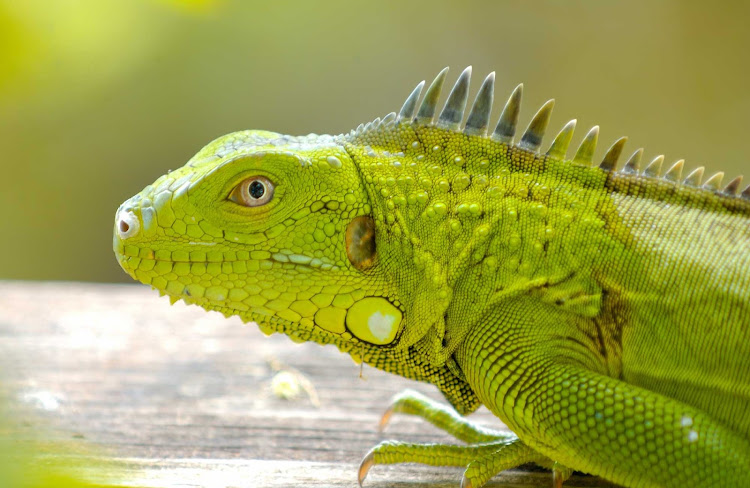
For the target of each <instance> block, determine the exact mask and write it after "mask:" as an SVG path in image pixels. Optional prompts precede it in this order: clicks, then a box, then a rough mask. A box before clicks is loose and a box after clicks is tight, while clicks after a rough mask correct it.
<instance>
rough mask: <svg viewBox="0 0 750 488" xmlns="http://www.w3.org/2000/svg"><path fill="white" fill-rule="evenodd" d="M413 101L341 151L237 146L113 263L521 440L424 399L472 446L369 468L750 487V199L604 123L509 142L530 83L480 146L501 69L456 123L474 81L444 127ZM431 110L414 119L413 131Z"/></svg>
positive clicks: (132, 216)
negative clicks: (358, 364) (529, 471)
mask: <svg viewBox="0 0 750 488" xmlns="http://www.w3.org/2000/svg"><path fill="white" fill-rule="evenodd" d="M444 75H445V70H444V71H443V72H441V73H440V75H438V77H437V78H436V79H435V81H433V83H432V84H431V85H430V87H429V88H428V90H427V92H426V93H425V96H424V99H423V100H422V102H421V104H420V105H419V109H418V110H416V108H417V101H418V99H419V97H420V93H421V91H422V87H423V83H420V85H418V87H417V88H416V89H415V90H414V92H413V93H412V94H411V95H410V97H409V98H408V99H407V101H406V103H405V104H404V107H403V108H402V110H401V113H400V114H399V115H398V116H397V115H396V114H390V115H388V116H386V117H385V118H384V119H383V120H382V121H381V120H379V119H376V121H374V122H372V123H369V124H366V125H364V126H360V127H359V128H358V129H357V130H355V131H352V132H351V133H349V134H346V135H340V136H317V135H310V136H306V137H290V136H283V135H280V134H276V133H271V132H262V131H243V132H237V133H233V134H229V135H227V136H224V137H221V138H219V139H217V140H216V141H214V142H212V143H211V144H209V145H208V146H206V147H205V148H204V149H203V150H201V151H200V152H199V153H198V154H197V155H196V156H195V157H194V158H193V159H192V160H191V161H190V162H189V163H188V164H187V165H186V166H184V167H183V168H181V169H179V170H176V171H173V172H171V173H169V174H168V175H165V176H163V177H161V178H160V179H158V180H157V181H156V182H155V183H154V184H152V185H150V186H148V187H146V188H145V189H144V190H143V191H142V192H141V193H140V194H138V195H136V196H135V197H133V198H132V199H130V200H128V201H127V202H125V203H124V204H123V205H122V206H121V207H120V209H119V211H118V214H117V218H116V222H115V227H116V228H115V242H114V248H115V252H116V254H117V257H118V260H119V262H120V264H121V265H122V267H123V268H124V269H125V270H126V271H127V272H128V273H130V275H131V276H133V278H135V279H138V280H140V281H142V282H144V283H147V284H151V285H152V286H154V287H156V288H158V289H159V290H161V291H163V292H165V293H167V294H168V295H170V296H171V297H173V299H175V300H176V299H183V300H185V301H186V302H188V303H195V304H198V305H201V306H202V307H204V308H206V309H210V310H218V311H220V312H223V313H224V314H226V315H239V316H240V317H241V318H242V319H243V320H245V321H254V322H257V323H258V324H259V325H260V327H261V329H262V330H264V331H265V332H267V333H270V332H283V333H285V334H288V335H289V336H291V337H292V338H293V339H297V340H303V341H308V340H309V341H315V342H318V343H323V344H328V343H332V344H335V345H336V346H337V347H338V348H339V349H340V350H342V351H345V352H348V353H349V354H351V355H352V357H353V358H354V359H355V361H361V360H364V362H366V363H368V364H370V365H372V366H375V367H377V368H380V369H384V370H386V371H390V372H393V373H396V374H400V375H403V376H406V377H409V378H414V379H417V380H422V381H428V382H431V383H433V384H435V385H436V386H437V387H438V388H439V389H440V390H441V391H442V392H443V393H444V394H445V396H446V397H447V399H448V400H449V401H450V402H451V404H452V405H453V406H454V407H455V408H456V410H457V411H458V412H460V413H462V414H464V413H469V412H471V411H473V410H474V409H476V408H477V406H478V405H479V404H480V403H481V404H484V405H486V406H487V408H489V409H490V410H491V411H492V412H493V413H494V414H495V415H497V416H498V417H499V418H500V419H502V420H503V422H505V423H506V424H507V425H508V426H509V427H510V428H511V429H512V430H513V431H514V432H515V433H516V434H517V436H518V437H514V436H502V435H500V434H495V433H489V432H486V431H484V430H482V429H480V428H477V427H474V426H472V425H471V424H469V423H467V422H466V421H464V420H463V419H461V418H460V417H458V416H457V415H456V414H454V413H451V412H449V411H446V410H445V409H442V408H441V407H439V406H437V405H436V404H434V403H432V402H430V401H428V400H426V399H424V398H421V397H419V396H417V395H415V394H408V395H405V396H402V397H400V398H399V399H398V400H396V402H395V403H394V406H393V407H392V411H402V412H407V413H412V414H417V415H421V416H423V417H425V418H427V419H428V420H430V421H432V422H433V423H435V424H436V425H438V426H440V427H442V428H444V429H446V430H447V431H448V432H450V433H452V434H454V435H456V436H457V437H458V438H459V439H461V440H464V441H466V442H468V443H469V444H468V445H467V446H435V445H432V446H420V445H412V444H400V443H383V444H381V445H379V446H377V447H376V448H375V449H374V450H373V451H372V452H371V453H370V454H368V456H367V457H366V459H365V461H364V462H363V467H362V468H361V471H360V482H361V481H362V479H363V478H364V476H365V475H366V474H367V470H368V469H369V468H370V466H371V465H372V464H373V463H392V462H406V461H417V462H425V463H429V464H436V465H445V464H452V465H462V466H467V470H466V472H465V475H464V482H463V483H464V486H480V485H481V484H483V483H484V482H485V481H486V480H488V479H489V478H490V477H492V476H493V475H494V474H496V473H497V472H499V471H501V470H503V469H507V468H510V467H514V466H516V465H518V464H522V463H525V462H536V463H538V464H541V465H543V466H547V467H550V468H553V469H554V472H555V476H556V482H557V483H559V482H561V480H562V479H564V478H565V477H567V476H568V475H569V473H570V469H576V470H580V471H584V472H588V473H592V474H596V475H599V476H602V477H604V478H606V479H608V480H612V481H614V482H617V483H620V484H623V485H626V486H727V485H734V486H741V485H748V486H750V413H749V412H750V189H746V190H744V191H743V192H742V194H741V195H737V193H738V186H739V183H740V180H739V179H735V180H733V181H732V182H731V183H730V184H729V185H728V186H727V187H725V188H724V189H722V188H721V187H720V181H721V175H720V174H719V175H716V176H714V177H712V178H710V179H709V180H708V181H706V183H704V184H703V186H701V176H702V168H701V169H699V170H697V171H696V172H693V173H691V174H690V175H689V176H688V177H687V178H686V179H685V182H682V178H681V175H680V172H681V171H682V162H681V161H680V162H678V163H677V164H676V165H675V166H673V167H672V169H670V170H669V171H668V172H667V173H666V174H665V175H664V176H660V171H659V166H660V165H661V162H662V158H657V159H655V160H654V163H653V164H651V165H649V166H648V167H647V168H646V169H645V170H644V171H640V170H639V168H638V161H639V159H640V155H641V152H642V151H640V150H639V151H636V153H635V154H634V155H633V157H632V158H631V159H630V160H629V161H628V162H627V164H626V165H625V167H624V169H622V170H620V171H616V170H615V163H616V160H617V157H618V156H619V154H620V151H621V150H622V146H623V144H624V142H625V139H624V138H623V139H620V140H618V141H617V142H616V143H615V144H614V145H613V146H612V148H611V149H610V150H609V151H608V152H607V155H606V156H605V157H604V160H603V162H602V163H601V165H600V166H592V165H591V158H592V154H593V152H594V149H595V147H596V141H597V137H598V129H597V128H594V129H593V130H592V131H591V132H589V134H588V135H587V136H586V137H585V138H584V141H583V142H582V144H581V146H580V148H579V149H578V151H577V152H576V155H575V157H574V158H573V159H572V160H568V159H566V155H565V153H566V150H567V147H568V145H569V143H570V140H571V136H572V131H573V127H574V125H575V123H574V122H571V123H569V124H567V125H566V126H565V127H564V128H563V130H562V131H561V132H560V134H559V135H558V136H557V138H556V139H555V141H554V142H553V144H552V146H551V147H550V149H549V151H548V152H547V154H539V152H538V149H539V145H540V143H541V138H542V136H543V134H544V131H545V128H546V126H547V121H548V120H549V114H550V112H551V109H552V103H551V102H548V103H547V104H545V105H544V106H543V107H542V109H540V111H539V112H538V113H537V115H536V116H535V117H534V119H533V120H532V122H531V123H530V125H529V128H528V129H527V131H526V132H525V133H524V134H523V136H522V137H521V138H520V141H519V142H518V143H514V142H513V137H514V133H515V127H516V122H517V117H518V109H519V104H520V94H521V90H520V87H519V88H517V89H516V90H515V91H514V92H513V95H511V98H510V100H509V101H508V103H507V104H506V107H505V109H504V111H503V114H502V115H501V118H500V121H499V123H498V124H497V128H496V129H495V131H493V132H492V133H491V134H488V133H487V132H488V131H487V126H488V120H489V113H490V109H491V106H492V93H493V84H494V76H493V75H490V76H489V77H488V78H487V79H486V80H485V82H484V84H483V85H482V87H481V88H480V90H479V93H478V95H477V98H476V101H475V103H474V105H473V107H472V109H471V112H470V114H469V116H468V119H467V121H466V123H465V125H464V124H462V120H463V116H464V109H465V107H466V101H467V93H468V84H469V77H470V70H468V69H467V70H466V71H464V73H462V75H461V77H459V80H458V82H457V83H456V86H455V87H454V88H453V91H452V92H451V94H450V95H449V97H448V101H447V102H446V106H445V108H444V109H443V111H442V113H441V114H440V116H439V118H438V119H437V121H436V122H435V121H434V117H433V116H434V113H435V108H436V102H437V99H438V97H439V95H440V91H441V87H442V83H443V79H444ZM415 111H416V116H415Z"/></svg>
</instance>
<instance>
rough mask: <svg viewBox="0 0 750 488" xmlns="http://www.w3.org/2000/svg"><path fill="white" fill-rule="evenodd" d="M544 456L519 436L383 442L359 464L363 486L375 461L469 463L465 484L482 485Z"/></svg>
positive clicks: (454, 464) (439, 464) (457, 464)
mask: <svg viewBox="0 0 750 488" xmlns="http://www.w3.org/2000/svg"><path fill="white" fill-rule="evenodd" d="M543 459H544V457H543V456H541V455H539V454H537V453H536V452H535V451H534V450H532V449H531V448H530V447H528V446H527V445H526V444H524V443H523V442H522V441H521V440H520V439H518V438H515V439H513V440H505V439H503V440H497V441H494V442H487V443H483V444H474V445H470V446H456V445H449V444H411V443H406V442H396V441H384V442H381V443H380V444H378V445H377V446H375V447H374V448H373V449H372V450H371V451H370V452H368V453H367V455H366V456H365V457H364V459H363V460H362V463H361V464H360V466H359V473H358V480H359V485H360V486H362V483H363V482H364V480H365V478H366V477H367V473H368V472H369V471H370V468H372V467H373V466H374V465H376V464H397V463H420V464H429V465H431V466H466V471H464V475H463V480H462V481H461V486H462V487H471V488H479V487H481V486H482V485H484V484H485V483H486V482H487V480H489V479H490V478H492V477H493V476H495V475H496V474H497V473H499V472H500V471H503V470H505V469H509V468H513V467H515V466H518V465H521V464H525V463H529V462H539V461H542V460H543Z"/></svg>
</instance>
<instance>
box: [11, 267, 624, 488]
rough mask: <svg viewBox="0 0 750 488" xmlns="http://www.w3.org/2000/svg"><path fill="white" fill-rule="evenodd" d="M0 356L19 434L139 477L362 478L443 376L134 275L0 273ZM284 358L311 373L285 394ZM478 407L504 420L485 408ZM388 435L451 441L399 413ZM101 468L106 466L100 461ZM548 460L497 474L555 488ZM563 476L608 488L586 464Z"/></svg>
mask: <svg viewBox="0 0 750 488" xmlns="http://www.w3.org/2000/svg"><path fill="white" fill-rule="evenodd" d="M0 335H1V336H2V340H0V358H2V359H1V360H0V361H1V362H0V367H2V370H1V371H2V374H3V375H4V383H5V385H6V388H9V389H10V390H11V391H12V392H13V396H14V399H15V402H14V404H13V409H12V410H13V412H14V414H15V415H14V416H13V417H12V418H13V419H14V422H15V433H16V435H18V436H20V437H24V436H31V435H32V434H31V431H32V430H37V429H39V424H43V427H42V428H43V431H44V435H45V438H46V439H47V440H53V441H61V442H75V443H81V444H82V445H88V446H91V445H95V446H98V449H100V450H101V451H100V452H105V453H106V456H105V458H106V461H107V463H109V465H110V466H111V471H112V472H114V473H116V474H117V476H118V477H119V479H120V480H123V481H122V483H123V484H124V485H130V486H140V485H143V486H237V487H261V486H268V487H277V486H326V487H328V486H330V487H355V486H356V468H357V465H358V464H359V461H360V459H361V457H362V456H363V455H364V453H366V452H367V451H368V450H369V448H370V447H372V446H373V445H374V444H376V443H377V442H378V441H379V440H380V437H379V436H378V434H377V432H376V429H375V427H376V425H377V421H378V419H379V417H380V415H381V413H382V411H383V409H384V408H385V407H386V406H387V405H388V402H389V398H390V397H391V396H392V395H394V394H395V393H397V392H399V391H400V390H402V389H404V388H406V387H410V388H415V389H417V390H419V391H421V392H422V393H424V394H426V395H428V396H430V397H433V398H436V399H440V398H441V397H440V394H439V393H438V392H437V390H436V389H435V388H434V387H432V386H431V385H426V384H420V383H416V382H412V381H409V380H406V379H403V378H399V377H396V376H393V375H389V374H386V373H383V372H380V371H377V370H374V369H371V368H369V367H365V368H364V370H363V372H362V376H363V377H362V378H361V377H360V367H359V366H357V365H355V364H354V363H353V362H352V361H351V360H350V359H349V357H348V356H346V355H343V354H341V353H339V352H338V351H337V350H336V349H335V348H333V347H331V346H327V347H320V346H318V345H315V344H294V343H292V342H291V341H290V340H289V339H287V338H286V337H284V336H280V335H274V336H272V337H265V336H263V335H262V334H261V333H260V332H259V331H258V329H257V328H256V327H255V326H252V325H251V326H243V324H242V323H241V321H239V320H238V319H236V318H233V319H225V318H224V317H223V316H221V315H220V314H218V313H206V312H204V311H203V310H202V309H200V308H198V307H188V306H186V305H184V304H182V303H181V302H180V303H178V304H176V305H174V306H172V307H170V305H169V302H168V301H167V300H166V299H165V298H159V297H158V295H157V294H156V292H154V291H150V290H148V289H147V288H146V287H143V286H137V285H132V286H131V285H102V284H74V283H24V282H0ZM279 365H281V367H282V368H293V369H294V370H296V371H299V372H300V373H301V374H302V375H304V377H306V378H307V379H309V381H310V382H311V384H312V385H313V386H314V388H315V391H316V393H317V396H318V398H319V404H317V405H316V404H315V403H314V402H313V401H312V400H311V399H310V398H309V397H308V396H307V395H304V394H303V395H301V396H299V397H297V398H295V399H291V400H288V399H283V398H279V397H278V396H276V395H274V394H273V392H272V390H271V386H270V385H271V381H272V378H273V377H274V375H275V374H276V373H277V372H278V369H279ZM473 418H475V419H476V420H479V421H481V422H483V423H485V424H486V425H489V426H493V427H496V428H504V427H503V425H502V424H501V423H500V422H499V421H498V420H497V419H496V418H495V417H494V416H493V415H491V414H490V413H489V412H488V411H486V410H485V409H481V410H480V412H478V413H477V414H474V415H473ZM387 437H388V438H395V439H400V440H408V441H413V442H451V439H450V438H449V437H448V436H446V435H445V434H444V433H442V432H440V431H438V430H437V429H435V428H433V427H432V426H430V425H429V424H426V423H425V422H423V421H420V420H418V419H415V418H411V417H405V416H396V417H395V418H394V419H393V420H392V423H391V425H390V426H389V428H388V430H387ZM89 474H90V475H91V476H96V474H95V473H94V472H91V473H89ZM460 477H461V470H460V469H458V468H434V467H423V466H416V465H399V466H376V467H375V468H373V469H372V471H371V473H370V475H369V476H368V479H367V481H366V483H365V485H366V486H368V487H373V488H375V487H385V486H409V487H421V486H431V487H442V486H454V487H455V486H458V483H459V480H460ZM549 483H550V474H549V473H548V472H544V471H541V470H536V471H534V470H533V468H532V470H531V471H529V470H510V471H508V472H506V473H503V474H502V475H501V476H498V477H497V478H495V480H493V482H492V483H491V484H490V485H489V486H549ZM566 486H571V487H576V486H581V487H584V486H612V485H608V484H606V483H604V482H602V481H601V480H599V479H598V478H594V477H587V476H575V477H574V478H573V479H572V480H571V481H570V482H568V483H567V484H566Z"/></svg>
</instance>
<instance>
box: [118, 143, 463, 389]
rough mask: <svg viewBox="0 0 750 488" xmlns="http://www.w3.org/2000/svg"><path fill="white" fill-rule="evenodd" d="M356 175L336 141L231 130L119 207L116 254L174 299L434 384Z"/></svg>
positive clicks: (137, 275) (135, 273) (127, 268)
mask: <svg viewBox="0 0 750 488" xmlns="http://www.w3.org/2000/svg"><path fill="white" fill-rule="evenodd" d="M363 180H364V178H363V177H362V176H361V173H360V170H359V168H358V167H357V166H356V164H355V162H354V161H353V159H352V157H351V156H350V155H349V154H348V153H347V151H346V150H345V148H344V147H343V145H342V142H341V140H340V139H338V138H334V137H331V136H317V135H310V136H305V137H290V136H284V135H281V134H276V133H272V132H265V131H243V132H236V133H233V134H229V135H226V136H224V137H221V138H219V139H217V140H215V141H213V142H212V143H210V144H209V145H208V146H206V147H205V148H203V149H202V150H201V151H200V152H199V153H198V154H197V155H196V156H195V157H193V158H192V159H191V160H190V161H189V162H188V163H187V164H186V165H185V166H184V167H182V168H180V169H178V170H176V171H172V172H170V173H169V174H166V175H164V176H162V177H161V178H159V179H158V180H156V181H155V182H154V183H153V184H151V185H149V186H147V187H146V188H144V189H143V190H142V191H141V192H140V193H139V194H137V195H136V196H134V197H132V198H131V199H129V200H128V201H126V202H125V203H123V204H122V205H121V206H120V208H119V209H118V211H117V215H116V219H115V229H114V250H115V254H116V255H117V259H118V261H119V263H120V265H121V266H122V267H123V269H124V270H125V271H127V272H128V273H129V274H130V275H131V276H132V277H133V278H134V279H136V280H139V281H141V282H143V283H146V284H150V285H151V286H153V287H154V288H156V289H158V290H160V291H161V292H163V293H165V294H167V295H169V296H170V298H171V299H172V300H173V301H177V300H179V299H182V300H184V301H185V302H187V303H190V304H197V305H200V306H201V307H203V308H205V309H208V310H216V311H219V312H221V313H223V314H225V315H226V316H230V315H238V316H239V317H241V318H242V319H243V320H244V321H246V322H251V321H252V322H256V323H257V324H258V325H259V326H260V328H261V330H263V331H264V332H265V333H267V334H270V333H272V332H282V333H284V334H286V335H288V336H290V337H291V338H292V339H293V340H297V341H314V342H318V343H321V344H330V343H332V344H335V345H336V346H337V347H339V349H341V350H342V351H346V352H348V353H350V354H351V355H352V357H353V358H354V359H355V361H358V362H359V361H362V360H364V361H366V362H368V363H370V364H373V365H375V366H376V367H379V368H381V369H386V370H389V371H392V372H396V373H399V374H402V375H404V376H409V377H415V378H420V379H429V380H431V381H433V380H432V379H431V378H430V377H431V376H434V375H435V374H437V373H436V369H435V368H433V366H432V365H430V364H427V362H426V361H425V360H424V359H423V358H422V359H420V358H418V357H416V356H417V355H415V353H414V351H408V350H406V349H407V348H405V347H400V341H401V338H402V336H403V335H404V329H405V322H406V320H405V317H404V315H405V309H404V304H403V303H402V300H400V298H399V292H398V289H397V286H396V284H395V283H394V282H393V279H392V278H389V277H390V276H393V274H394V273H393V272H392V270H390V271H389V269H388V267H389V266H390V267H391V268H392V267H393V266H397V265H398V263H393V262H391V263H388V262H383V261H387V260H383V259H381V257H380V256H379V254H378V250H377V239H376V236H377V233H376V231H375V221H374V219H373V209H372V208H371V204H370V200H369V196H368V193H367V191H366V189H365V184H366V183H365V181H363ZM411 356H414V357H411ZM440 381H442V380H438V381H437V382H438V383H439V382H440ZM433 382H435V381H433ZM454 390H455V388H454Z"/></svg>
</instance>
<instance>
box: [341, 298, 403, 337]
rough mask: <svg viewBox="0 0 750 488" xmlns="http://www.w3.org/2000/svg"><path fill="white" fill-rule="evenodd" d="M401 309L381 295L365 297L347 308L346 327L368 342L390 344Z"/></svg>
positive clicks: (399, 321) (394, 335)
mask: <svg viewBox="0 0 750 488" xmlns="http://www.w3.org/2000/svg"><path fill="white" fill-rule="evenodd" d="M401 318H402V315H401V310H399V309H398V308H396V307H395V306H393V304H392V303H391V302H389V301H388V300H386V299H385V298H382V297H365V298H363V299H362V300H359V301H358V302H356V303H355V304H354V305H352V306H351V308H349V312H348V313H347V314H346V328H347V329H349V331H350V332H351V333H352V334H354V335H355V336H357V338H358V339H360V340H363V341H365V342H369V343H370V344H376V345H384V344H390V343H391V342H392V341H393V339H394V338H395V337H396V333H397V332H398V327H399V325H400V324H401Z"/></svg>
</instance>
